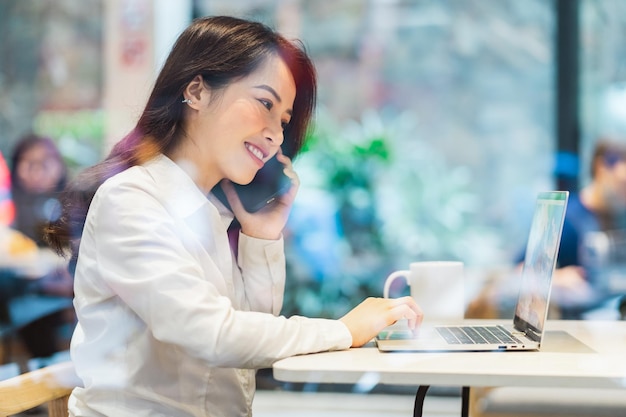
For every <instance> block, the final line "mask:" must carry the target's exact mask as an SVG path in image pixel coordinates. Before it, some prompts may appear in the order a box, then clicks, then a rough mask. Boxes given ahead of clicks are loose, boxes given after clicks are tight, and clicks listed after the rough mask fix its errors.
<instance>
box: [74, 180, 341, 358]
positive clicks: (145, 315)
mask: <svg viewBox="0 0 626 417" xmlns="http://www.w3.org/2000/svg"><path fill="white" fill-rule="evenodd" d="M102 188H104V190H102ZM100 191H102V192H100ZM100 191H99V192H98V194H97V195H96V197H95V198H94V201H93V202H92V207H91V209H90V213H89V219H88V223H91V225H90V227H89V228H87V229H88V233H91V234H92V238H91V239H88V241H92V242H93V245H94V246H95V247H93V248H89V249H90V250H89V252H90V253H93V254H94V255H93V257H94V259H95V261H94V266H93V268H94V269H95V270H96V271H97V274H96V275H97V276H98V277H102V279H103V280H104V284H98V285H106V286H107V287H108V288H110V290H111V293H112V294H113V296H114V297H119V299H120V300H121V303H120V308H124V309H129V310H130V311H131V312H132V313H133V314H134V315H136V317H137V318H138V319H139V320H140V321H141V322H143V323H145V326H146V327H147V328H148V329H149V331H150V332H151V334H152V335H153V337H154V338H155V339H156V340H158V341H159V342H161V343H168V344H173V345H178V346H181V347H183V348H184V349H186V350H187V351H188V352H189V353H190V354H191V355H193V356H196V357H200V358H202V359H203V360H206V361H207V363H208V364H209V365H210V366H222V367H237V368H258V367H264V366H269V365H271V363H273V362H274V361H275V360H277V359H281V358H284V357H287V356H292V355H296V354H303V353H311V352H319V351H325V350H335V349H345V348H348V347H350V345H351V343H352V340H351V336H350V333H349V332H348V329H347V328H346V327H345V325H344V324H343V323H341V322H340V321H337V320H327V319H309V318H304V317H293V318H289V319H287V318H285V317H275V316H273V315H271V314H267V313H263V312H250V311H238V310H235V309H234V308H233V306H232V303H231V301H230V299H229V298H228V297H227V296H225V295H224V294H226V293H227V288H226V287H227V286H226V285H225V286H224V287H223V288H222V287H221V283H222V282H224V279H223V277H222V276H221V272H220V270H219V268H218V267H217V266H216V265H215V264H214V262H211V261H210V260H209V261H207V262H205V264H204V265H200V264H199V261H198V256H199V254H198V253H199V252H201V251H202V246H201V245H197V247H196V246H194V245H193V244H190V243H189V242H188V241H186V239H192V238H193V233H189V234H185V231H184V228H181V224H180V223H179V222H177V221H176V219H175V218H173V217H172V215H171V214H170V213H169V212H168V211H167V210H166V209H165V207H164V206H163V205H162V204H160V203H159V200H158V197H157V196H155V195H151V193H150V192H148V191H146V190H143V189H141V188H140V187H137V186H136V185H133V184H115V186H108V187H107V186H103V187H101V190H100ZM190 236H191V237H190ZM209 238H211V236H209ZM212 238H214V239H213V240H214V241H218V239H217V237H216V236H213V237H212ZM244 240H245V239H244ZM249 243H250V244H251V245H255V244H258V243H259V242H252V241H250V242H249ZM244 245H245V243H244ZM82 250H83V248H82V247H81V251H82ZM268 250H270V251H272V252H273V251H276V252H278V251H277V248H276V247H273V245H270V249H268ZM246 251H247V250H246ZM195 252H198V253H195ZM251 252H254V251H251ZM254 262H257V260H256V258H255V257H254V256H250V257H246V258H245V260H244V261H243V263H244V269H245V270H248V269H249V268H248V266H247V265H248V264H254ZM252 269H254V268H250V270H252ZM283 270H284V268H283ZM207 271H208V272H207ZM283 274H284V273H283ZM206 275H212V276H211V277H208V276H206ZM86 279H88V278H86ZM252 279H254V277H253V278H252ZM283 281H284V279H283ZM253 287H254V285H251V287H250V291H252V289H253ZM85 308H87V307H85ZM275 308H276V307H272V309H273V310H274V311H275ZM110 325H111V326H114V325H118V326H123V325H124V323H111V324H110ZM131 342H132V341H131V340H129V341H128V343H131Z"/></svg>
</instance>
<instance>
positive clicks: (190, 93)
mask: <svg viewBox="0 0 626 417" xmlns="http://www.w3.org/2000/svg"><path fill="white" fill-rule="evenodd" d="M183 97H184V99H185V100H188V101H187V104H188V105H189V106H190V107H193V108H196V106H197V105H198V104H200V103H201V102H202V100H203V98H204V100H208V98H209V90H208V88H207V87H206V85H205V84H204V79H203V78H202V76H201V75H196V76H195V77H194V79H193V80H191V82H190V83H189V84H187V87H186V88H185V91H184V92H183Z"/></svg>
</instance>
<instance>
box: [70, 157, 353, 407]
mask: <svg viewBox="0 0 626 417" xmlns="http://www.w3.org/2000/svg"><path fill="white" fill-rule="evenodd" d="M231 220H232V214H231V213H230V212H229V211H228V210H226V209H225V208H224V207H223V206H222V205H221V204H220V203H219V202H217V200H215V199H213V198H211V199H210V200H209V199H207V197H206V196H205V195H204V194H203V193H202V192H201V190H200V189H199V188H198V187H197V186H196V185H195V183H194V182H193V181H192V179H191V178H190V177H189V175H188V174H187V173H186V172H185V171H184V170H183V169H181V167H179V166H178V165H177V164H175V163H174V162H173V161H171V160H170V159H168V158H167V157H165V156H163V155H160V156H159V157H157V158H155V159H153V160H152V161H150V162H148V163H146V164H144V165H142V166H136V167H133V168H130V169H128V170H126V171H124V172H122V173H120V174H117V175H115V176H114V177H112V178H110V179H109V180H107V181H106V182H105V183H104V184H103V185H102V186H101V187H100V188H99V189H98V192H97V193H96V195H95V197H94V199H93V201H92V203H91V207H90V209H89V213H88V216H87V220H86V223H85V228H84V232H83V236H82V240H81V244H80V250H79V258H78V265H77V269H76V276H75V299H74V306H75V308H76V313H77V316H78V325H77V327H76V330H75V332H74V335H73V337H72V344H71V355H72V360H73V361H74V364H75V366H76V371H77V373H78V376H79V377H80V378H81V379H82V380H83V383H84V386H83V387H81V388H76V389H75V390H74V392H73V393H72V396H71V399H70V415H71V416H111V417H126V416H128V417H142V416H155V417H156V416H212V417H222V416H223V417H235V416H250V415H251V403H252V397H253V396H254V390H255V371H254V370H255V369H258V368H263V367H269V366H271V365H272V363H273V362H274V361H276V360H278V359H280V358H284V357H287V356H292V355H296V354H303V353H311V352H318V351H324V350H336V349H346V348H348V347H350V345H351V343H352V339H351V336H350V333H349V331H348V329H347V328H346V326H345V325H344V324H343V323H342V322H340V321H338V320H328V319H310V318H304V317H291V318H285V317H282V316H278V314H279V312H280V310H281V307H282V302H283V290H284V285H285V255H284V250H283V249H284V248H283V246H284V245H283V240H282V238H281V239H279V240H276V241H268V240H261V239H254V238H251V237H249V236H246V235H244V234H240V236H239V248H238V253H239V255H238V259H235V258H234V256H233V255H232V253H231V250H230V246H229V242H228V236H227V232H226V231H227V227H228V225H229V224H230V222H231Z"/></svg>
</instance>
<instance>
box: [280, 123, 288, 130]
mask: <svg viewBox="0 0 626 417" xmlns="http://www.w3.org/2000/svg"><path fill="white" fill-rule="evenodd" d="M280 125H281V126H282V127H283V130H285V129H287V126H289V122H288V121H284V122H282V123H281V124H280Z"/></svg>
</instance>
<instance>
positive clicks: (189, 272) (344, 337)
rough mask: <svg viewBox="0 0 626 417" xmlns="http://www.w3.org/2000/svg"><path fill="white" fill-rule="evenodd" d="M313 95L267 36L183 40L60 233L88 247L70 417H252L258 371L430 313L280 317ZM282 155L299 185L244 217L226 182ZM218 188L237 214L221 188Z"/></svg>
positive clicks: (300, 64)
mask: <svg viewBox="0 0 626 417" xmlns="http://www.w3.org/2000/svg"><path fill="white" fill-rule="evenodd" d="M314 102H315V74H314V69H313V66H312V64H311V62H310V60H309V58H308V57H307V56H306V54H305V53H304V51H303V50H301V49H299V48H298V47H296V46H295V45H294V44H292V43H290V42H288V41H287V40H285V39H284V38H283V37H282V36H280V35H278V34H277V33H275V32H273V31H272V30H270V29H269V28H267V27H265V26H263V25H261V24H259V23H254V22H249V21H245V20H239V19H236V18H231V17H210V18H202V19H198V20H196V21H194V22H193V23H192V24H191V25H190V26H189V27H188V28H187V29H186V30H185V31H184V32H183V33H182V34H181V35H180V37H179V39H178V40H177V41H176V43H175V45H174V47H173V49H172V51H171V53H170V55H169V57H168V59H167V60H166V62H165V64H164V66H163V69H162V70H161V73H160V74H159V76H158V77H157V80H156V82H155V85H154V88H153V91H152V94H151V95H150V97H149V99H148V103H147V105H146V108H145V110H144V112H143V114H142V115H141V117H140V119H139V121H138V123H137V125H136V127H135V129H134V130H133V131H132V132H131V133H130V134H129V135H128V136H127V137H126V138H124V139H123V140H122V141H121V142H119V143H118V144H117V145H116V146H115V147H114V149H113V150H112V152H111V154H110V155H109V156H108V157H107V159H106V160H105V161H104V162H103V163H102V164H100V165H97V166H95V167H93V168H92V169H90V170H88V171H87V172H85V173H84V175H82V176H81V178H79V179H78V181H77V182H75V183H74V185H72V186H71V187H70V188H69V189H68V191H67V199H66V202H65V204H64V210H65V211H64V214H63V216H62V218H61V221H60V222H59V223H58V224H57V225H56V226H55V227H53V228H51V229H50V238H51V239H52V240H55V241H56V242H57V244H59V246H60V247H63V244H65V245H71V244H72V243H73V245H74V246H75V247H76V246H77V244H78V241H79V240H80V248H79V249H80V250H79V255H78V262H77V268H76V275H75V299H74V304H75V307H76V311H77V315H78V326H77V328H76V331H75V333H74V336H73V339H72V351H71V353H72V358H73V361H74V363H75V365H76V371H77V373H78V375H79V376H80V377H81V378H82V380H83V381H84V388H77V389H76V390H75V391H74V392H73V394H72V397H71V400H70V409H71V414H72V415H75V416H78V415H80V416H102V415H106V416H116V417H120V416H138V415H144V416H148V415H149V416H172V415H176V416H228V417H232V416H249V415H250V413H251V403H252V397H253V395H254V385H255V380H254V376H255V372H254V369H258V368H261V367H268V366H271V364H272V363H273V362H274V361H275V360H277V359H280V358H283V357H286V356H290V355H296V354H302V353H308V352H316V351H323V350H331V349H345V348H348V347H350V346H360V345H363V344H364V343H366V342H367V341H369V340H370V339H371V338H372V337H373V336H375V335H376V333H377V332H378V331H379V330H380V329H382V328H383V327H385V326H387V325H389V324H391V323H393V322H395V321H396V320H398V319H400V318H403V317H404V318H407V319H409V322H410V323H411V325H412V326H415V324H416V323H417V322H418V321H419V320H420V319H421V311H420V309H419V307H418V306H417V305H416V304H415V303H414V302H413V301H412V299H410V298H408V297H407V298H402V299H398V300H386V299H373V298H372V299H368V300H366V301H364V302H363V303H362V304H360V305H359V306H357V307H356V308H355V309H354V310H352V311H351V312H349V313H348V314H347V315H346V316H345V317H343V318H341V320H326V319H308V318H303V317H292V318H289V319H287V318H285V317H279V316H278V314H279V312H280V309H281V304H282V299H283V289H284V283H285V257H284V252H283V240H282V234H281V233H282V230H283V228H284V227H285V224H286V221H287V217H288V214H289V210H290V208H291V205H292V203H293V200H294V198H295V196H296V192H297V190H298V186H299V180H298V177H297V175H296V173H295V171H294V170H293V167H292V164H291V160H290V158H289V157H292V156H293V155H295V154H296V153H297V152H298V151H299V150H300V148H301V147H302V142H303V138H304V134H305V131H306V129H307V126H308V123H309V120H310V118H311V114H312V111H313V106H314ZM283 141H284V144H283ZM281 145H283V146H282V148H283V149H285V154H283V153H282V151H281ZM274 155H277V158H278V160H279V161H280V162H281V163H282V164H284V166H285V170H284V171H285V174H286V175H287V176H288V177H289V178H290V179H291V183H292V185H291V188H290V190H289V191H288V192H287V193H286V194H284V195H283V196H281V197H280V198H278V199H276V200H275V201H274V202H273V203H272V204H271V205H269V206H267V207H265V208H264V209H262V210H259V211H257V212H255V213H248V212H246V211H245V210H244V209H243V208H242V205H241V202H240V200H239V198H238V196H237V194H236V193H235V192H234V190H233V186H232V184H231V183H230V182H234V183H237V184H247V183H249V182H250V181H251V180H252V179H253V177H254V176H255V174H256V172H257V171H258V170H259V169H260V168H261V167H262V166H263V165H264V163H265V162H266V161H267V160H269V159H270V158H271V157H273V156H274ZM107 178H108V179H107ZM105 179H106V181H105V182H104V183H103V181H104V180H105ZM223 180H227V181H223ZM218 183H221V184H222V185H223V186H224V189H225V192H226V196H227V198H228V203H229V205H230V206H231V207H232V213H231V211H230V210H228V209H227V208H226V207H225V206H224V205H223V204H221V203H220V202H219V200H218V199H216V198H215V197H214V196H213V195H212V194H211V193H210V191H211V190H212V188H213V187H214V186H215V185H217V184H218ZM96 190H97V191H96ZM94 192H95V195H94V194H93V193H94ZM87 207H88V213H87V215H86V219H85V214H84V212H85V209H86V208H87ZM233 214H234V217H236V219H237V221H238V223H239V224H240V226H241V230H240V232H239V236H238V245H237V247H236V248H235V249H236V250H231V247H230V245H229V239H228V233H227V229H228V226H229V224H230V223H231V221H232V220H233ZM83 219H85V221H84V228H83Z"/></svg>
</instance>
